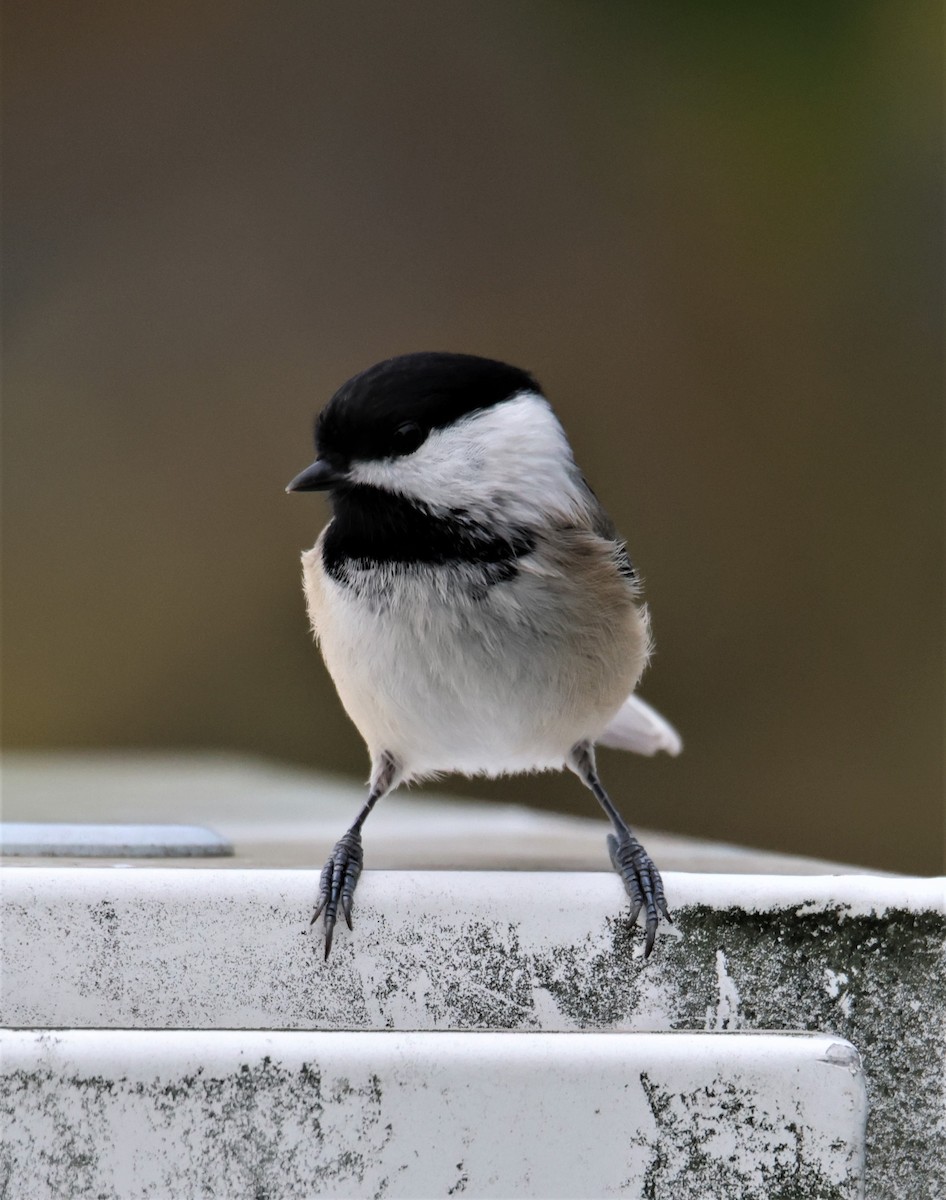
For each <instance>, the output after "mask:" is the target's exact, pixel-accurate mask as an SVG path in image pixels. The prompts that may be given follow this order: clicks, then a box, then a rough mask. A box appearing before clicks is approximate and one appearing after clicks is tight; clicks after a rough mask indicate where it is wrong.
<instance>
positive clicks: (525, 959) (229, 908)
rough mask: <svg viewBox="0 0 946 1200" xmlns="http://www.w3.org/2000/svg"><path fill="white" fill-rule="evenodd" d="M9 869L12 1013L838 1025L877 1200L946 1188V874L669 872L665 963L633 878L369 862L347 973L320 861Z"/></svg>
mask: <svg viewBox="0 0 946 1200" xmlns="http://www.w3.org/2000/svg"><path fill="white" fill-rule="evenodd" d="M0 876H2V878H0V885H2V897H3V906H2V933H3V939H2V965H3V993H2V1004H0V1023H3V1024H6V1025H13V1026H25V1027H47V1028H48V1027H65V1028H69V1027H96V1026H110V1027H132V1028H162V1027H164V1028H179V1029H187V1028H198V1029H199V1028H205V1029H226V1028H231V1029H233V1028H243V1029H261V1028H262V1029H266V1028H270V1029H367V1030H370V1029H374V1030H383V1029H400V1030H405V1029H427V1030H435V1029H441V1030H447V1029H458V1030H470V1029H494V1030H500V1029H519V1030H547V1031H555V1030H577V1029H592V1030H608V1029H630V1030H669V1029H677V1030H680V1029H690V1030H714V1029H779V1030H791V1029H796V1030H813V1031H814V1030H820V1031H824V1032H827V1033H830V1034H833V1035H838V1036H841V1037H845V1038H848V1039H849V1040H850V1041H851V1042H853V1043H854V1045H856V1046H857V1047H858V1049H859V1050H860V1051H861V1053H862V1054H863V1055H864V1058H865V1070H866V1074H867V1080H868V1091H869V1095H870V1100H871V1117H870V1123H869V1127H868V1171H869V1179H870V1186H871V1196H872V1200H888V1198H889V1200H893V1198H894V1197H903V1200H933V1198H934V1197H937V1198H941V1197H943V1196H944V1195H946V1129H944V1111H946V1106H944V1100H946V1087H944V1080H946V1038H944V1014H946V953H944V946H946V887H944V881H943V880H911V879H897V878H877V877H837V876H835V877H802V878H790V877H784V878H773V877H746V876H740V877H732V876H705V875H669V876H668V877H667V893H668V897H669V898H670V902H671V905H672V907H673V911H674V916H675V919H676V926H675V927H674V928H669V927H668V928H666V929H665V930H664V931H663V932H662V933H661V935H660V936H659V937H658V941H657V947H656V949H655V952H654V954H653V956H652V957H651V958H650V959H649V960H648V961H646V962H644V961H643V959H642V958H641V934H640V931H639V930H632V929H630V928H629V927H628V924H627V920H626V917H625V912H626V908H625V898H624V894H623V890H622V888H621V885H620V882H619V881H618V880H617V878H615V877H612V876H607V875H596V874H587V875H579V874H551V873H543V874H535V875H523V874H511V873H493V872H471V873H455V874H446V873H436V872H426V873H410V874H408V873H400V872H371V871H369V872H367V873H366V874H365V876H364V877H363V879H362V882H361V885H360V887H359V891H358V895H357V900H356V911H355V931H354V933H353V934H350V933H349V932H348V930H347V929H345V928H344V927H343V928H342V929H340V930H339V932H338V936H337V938H336V944H335V948H334V949H333V952H332V958H331V959H330V961H329V963H328V964H327V965H326V964H325V963H323V961H322V957H321V949H320V946H319V944H318V941H317V939H313V937H312V936H311V934H310V931H309V914H310V912H311V909H312V902H313V897H314V895H315V890H316V886H317V873H315V872H301V871H240V870H230V871H220V870H213V869H203V870H191V871H176V870H147V869H134V870H127V871H120V870H114V869H111V870H110V869H92V868H88V869H85V870H70V869H66V868H60V869H55V868H52V869H51V868H45V869H44V868H11V869H7V870H5V871H3V872H0ZM908 1167H909V1169H908Z"/></svg>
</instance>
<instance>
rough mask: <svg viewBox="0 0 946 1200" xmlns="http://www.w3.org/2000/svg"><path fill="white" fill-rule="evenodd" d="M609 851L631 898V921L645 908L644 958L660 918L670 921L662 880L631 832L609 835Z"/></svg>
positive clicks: (671, 919)
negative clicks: (616, 835)
mask: <svg viewBox="0 0 946 1200" xmlns="http://www.w3.org/2000/svg"><path fill="white" fill-rule="evenodd" d="M608 853H609V854H610V855H611V863H612V865H613V867H614V869H615V871H617V873H618V874H619V875H620V876H621V879H622V881H623V883H624V890H625V891H626V892H627V894H628V897H629V899H630V901H631V923H632V924H633V923H634V922H635V921H636V920H637V917H638V915H639V913H640V911H641V909H642V908H643V910H644V957H645V958H647V956H648V955H649V954H650V952H651V950H653V948H654V938H655V937H656V936H657V923H658V922H659V920H660V917H661V916H662V917H664V918H665V919H666V920H667V921H669V922H670V924H671V925H672V924H673V918H672V917H671V916H670V911H669V909H668V908H667V901H666V900H665V899H664V885H663V880H662V879H661V878H660V872H659V871H658V870H657V868H656V867H655V866H654V864H653V861H652V860H651V857H650V855H649V854H648V853H647V851H646V850H645V849H644V847H643V846H642V845H641V844H640V842H639V841H638V840H637V838H636V837H634V835H633V834H631V833H626V834H624V835H622V836H621V837H620V838H616V837H615V836H614V834H609V835H608Z"/></svg>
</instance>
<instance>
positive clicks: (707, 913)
mask: <svg viewBox="0 0 946 1200" xmlns="http://www.w3.org/2000/svg"><path fill="white" fill-rule="evenodd" d="M807 907H808V906H805V905H800V906H798V907H792V908H790V909H782V910H774V911H773V910H767V911H765V912H761V913H754V912H748V911H746V910H744V909H741V908H731V909H707V908H702V907H689V908H681V909H680V910H679V911H678V912H676V913H675V914H674V915H675V919H676V922H677V929H678V930H679V931H680V932H681V933H682V934H683V936H682V937H680V938H670V937H664V938H662V939H660V940H659V941H658V945H657V949H656V951H655V953H654V955H653V957H652V958H651V959H649V960H648V961H647V962H646V963H645V962H643V960H642V959H641V958H639V957H636V956H635V955H634V953H633V951H634V946H635V943H636V941H637V937H638V934H637V931H629V930H628V929H627V928H626V923H622V922H620V921H615V922H612V923H611V924H610V947H609V948H608V949H600V948H593V947H592V944H591V943H590V939H589V944H587V945H578V946H575V947H569V948H558V949H556V950H555V951H554V952H553V953H551V954H549V955H548V956H547V957H546V958H544V959H541V960H538V961H536V962H535V964H534V971H535V977H536V981H537V982H538V983H539V984H540V985H541V986H542V987H544V988H546V989H547V990H548V991H549V992H550V994H551V995H552V996H553V998H554V999H555V1002H556V1004H557V1006H558V1007H559V1009H560V1011H561V1012H562V1014H563V1016H564V1017H565V1018H566V1019H567V1020H568V1022H569V1023H572V1024H574V1025H576V1026H578V1027H579V1028H586V1029H587V1028H606V1027H608V1026H612V1027H613V1026H617V1025H621V1024H628V1025H634V1027H636V1028H642V1027H644V1025H643V1024H642V1021H641V1020H640V1019H639V1018H638V1019H636V1013H637V1010H638V1007H639V1005H640V999H641V996H642V993H643V990H644V987H645V983H646V988H647V995H648V997H653V994H654V993H655V992H656V993H658V994H660V995H663V996H664V997H666V1002H665V1004H664V1005H663V1007H665V1009H666V1011H667V1012H668V1013H670V1014H671V1016H670V1025H671V1027H672V1028H674V1029H690V1030H703V1029H707V1028H713V1020H712V1016H713V1013H714V1012H715V1009H716V1005H717V1004H718V1002H719V989H718V980H717V974H716V954H717V951H718V950H722V951H723V952H724V954H725V957H726V967H727V972H728V975H729V976H730V978H731V979H732V981H733V983H734V984H735V986H736V989H737V990H738V993H739V1011H738V1014H737V1025H738V1027H739V1028H741V1029H769V1030H771V1029H785V1030H793V1029H795V1030H809V1031H812V1032H815V1031H821V1032H827V1033H836V1034H838V1035H840V1036H841V1037H845V1038H847V1039H848V1040H850V1041H851V1042H852V1043H853V1044H854V1045H855V1046H856V1047H857V1048H858V1049H859V1050H860V1051H861V1054H862V1055H863V1061H864V1068H865V1075H866V1079H867V1087H868V1097H869V1102H870V1118H869V1123H868V1131H867V1162H868V1179H869V1180H870V1186H871V1196H872V1200H892V1198H894V1197H909V1200H934V1197H935V1198H939V1197H943V1196H946V1127H944V1121H946V1118H944V1100H946V1039H944V1037H943V1029H942V1020H943V1013H946V920H944V917H943V915H942V914H941V913H937V912H935V911H928V912H915V911H909V910H903V909H887V910H885V911H882V912H879V913H876V914H871V915H866V916H865V915H859V914H853V913H851V912H850V910H849V909H847V908H846V907H845V906H839V907H837V908H832V909H829V910H825V909H823V908H821V909H819V910H815V911H806V909H807ZM597 946H598V947H600V943H598V944H597ZM648 1007H650V1005H648ZM645 1011H646V1008H645ZM840 1069H844V1068H843V1067H841V1068H840ZM911 1162H912V1163H923V1164H924V1168H923V1169H924V1178H925V1182H924V1183H923V1184H922V1185H918V1184H917V1183H916V1181H915V1180H914V1181H911V1182H909V1183H908V1182H907V1181H906V1180H905V1179H904V1164H905V1163H911ZM779 1186H780V1187H782V1191H781V1192H777V1193H776V1192H772V1193H770V1194H771V1195H779V1196H783V1197H785V1198H787V1197H789V1196H794V1195H795V1194H797V1195H799V1196H802V1197H807V1196H808V1195H809V1194H812V1195H815V1194H819V1193H816V1192H815V1193H809V1192H804V1191H802V1192H798V1193H791V1192H790V1191H785V1188H786V1187H787V1186H788V1185H787V1184H785V1185H782V1184H780V1185H779ZM905 1187H906V1188H907V1189H908V1190H907V1191H904V1188H905ZM918 1188H919V1189H920V1190H918ZM924 1189H925V1190H924ZM707 1194H709V1193H707Z"/></svg>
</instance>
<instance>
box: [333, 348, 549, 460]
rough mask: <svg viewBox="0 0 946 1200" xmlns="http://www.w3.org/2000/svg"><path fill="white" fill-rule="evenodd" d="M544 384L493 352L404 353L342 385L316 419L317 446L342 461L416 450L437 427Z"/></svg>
mask: <svg viewBox="0 0 946 1200" xmlns="http://www.w3.org/2000/svg"><path fill="white" fill-rule="evenodd" d="M540 390H541V389H540V387H539V384H538V383H537V382H536V380H535V379H534V378H533V377H532V376H531V375H530V374H529V373H528V372H526V371H521V370H520V369H519V368H518V367H511V366H509V365H508V364H507V363H502V362H496V361H495V360H494V359H491V358H479V357H478V356H477V355H475V354H448V353H440V352H423V353H417V354H403V355H401V356H400V357H398V358H388V359H385V361H384V362H379V363H376V364H375V365H374V366H373V367H368V369H367V370H365V371H362V372H360V373H359V374H358V375H355V376H354V377H353V378H351V379H349V380H348V382H347V383H343V384H342V386H341V387H340V388H339V389H338V391H337V392H336V393H335V395H334V396H333V397H332V398H331V400H330V401H329V402H328V404H327V405H326V406H325V408H324V409H323V410H322V412H321V413H320V414H319V416H318V418H317V419H316V423H315V442H316V447H317V449H318V452H319V457H320V458H321V459H325V460H328V461H329V462H338V463H346V462H351V460H352V459H355V458H358V459H372V458H390V457H394V456H397V455H401V454H410V453H411V452H412V451H414V450H416V449H417V447H418V446H419V445H421V443H422V442H423V441H424V439H425V438H426V437H427V435H428V434H429V433H430V432H431V430H433V429H443V428H445V427H446V426H448V425H451V424H453V422H454V421H457V420H459V419H460V418H461V417H465V416H467V415H468V414H469V413H472V412H476V411H478V410H479V409H483V408H491V407H492V406H493V405H494V404H500V403H502V401H503V400H508V399H509V398H510V397H512V396H515V395H517V394H519V393H520V392H538V391H540Z"/></svg>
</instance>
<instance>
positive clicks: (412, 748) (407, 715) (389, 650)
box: [303, 532, 647, 778]
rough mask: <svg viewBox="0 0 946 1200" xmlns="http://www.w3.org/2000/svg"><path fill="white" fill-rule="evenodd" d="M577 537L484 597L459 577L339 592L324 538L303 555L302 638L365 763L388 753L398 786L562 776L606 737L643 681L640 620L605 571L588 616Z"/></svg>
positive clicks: (420, 576)
mask: <svg viewBox="0 0 946 1200" xmlns="http://www.w3.org/2000/svg"><path fill="white" fill-rule="evenodd" d="M323 537H324V534H323ZM574 537H575V538H576V539H578V540H579V541H581V539H584V542H583V543H582V544H581V545H580V546H578V547H577V549H575V548H570V547H569V546H567V545H566V546H564V549H563V546H562V545H559V546H557V547H556V550H555V552H554V553H551V552H548V550H547V549H543V547H541V546H540V547H539V548H538V549H537V551H536V552H535V554H533V555H530V556H528V558H526V559H523V560H521V561H520V572H519V574H518V576H517V577H516V578H515V579H514V580H511V581H507V582H503V583H497V584H494V585H493V586H491V587H488V588H485V589H484V588H483V587H482V586H480V584H481V577H480V573H479V568H477V567H473V566H467V565H465V564H461V565H449V566H437V567H411V568H409V569H406V568H404V567H403V565H401V564H398V565H396V566H394V567H376V568H373V569H370V570H367V569H366V570H361V571H359V572H357V576H358V581H359V582H358V586H357V587H352V586H346V585H345V584H341V583H339V582H337V581H336V580H334V579H333V578H331V577H330V576H328V575H327V574H326V573H325V571H324V569H323V566H322V556H321V541H322V539H321V538H320V539H319V542H318V543H317V544H316V546H315V548H314V549H313V550H311V551H308V552H307V553H306V554H305V555H303V574H304V582H305V592H306V599H307V603H308V608H309V615H310V618H311V621H312V626H313V630H314V632H315V633H316V635H317V637H318V639H319V642H320V645H321V648H322V653H323V655H324V657H325V662H326V665H327V666H328V669H329V672H330V673H331V675H332V678H333V680H334V681H335V685H336V687H337V688H338V693H339V696H340V697H341V700H342V703H343V704H344V706H345V709H346V711H347V712H348V714H349V716H350V717H351V719H352V721H353V722H354V724H355V725H356V726H357V728H358V730H359V731H360V732H361V734H362V736H363V737H364V739H365V741H366V743H367V745H368V749H369V752H370V753H371V754H372V756H373V757H375V756H377V755H378V754H380V753H381V752H382V751H385V750H387V751H389V752H391V753H393V754H394V755H396V756H397V758H398V759H399V760H400V761H401V762H402V763H403V764H404V768H405V772H406V777H407V778H410V777H414V778H416V777H419V776H425V775H431V774H435V773H438V772H459V773H463V774H487V775H498V774H502V773H507V772H508V773H513V772H520V771H530V770H542V769H547V768H560V767H561V766H562V765H563V763H564V761H565V758H566V756H567V754H568V753H569V751H570V750H571V748H572V747H573V746H574V745H575V743H576V742H578V741H580V740H582V739H584V738H590V739H592V740H594V739H595V738H596V737H597V736H598V735H599V734H600V733H601V732H602V731H603V729H604V728H605V726H606V725H607V724H608V723H609V721H610V720H611V718H612V717H613V716H614V714H615V713H616V712H617V710H618V709H619V707H620V706H621V704H622V702H623V701H624V700H625V698H626V697H627V695H628V694H629V693H630V692H631V691H632V690H633V688H634V686H635V684H636V682H637V679H638V678H639V676H640V673H641V671H642V670H643V666H644V663H645V661H646V656H647V626H646V614H645V613H644V612H643V611H642V610H639V609H638V608H637V607H636V606H635V605H634V604H633V602H632V600H631V597H630V593H629V591H628V589H627V587H626V585H625V583H624V581H622V580H620V578H619V577H618V576H617V574H616V573H615V572H614V571H613V569H609V572H608V574H607V584H606V586H604V587H603V588H602V587H598V588H597V590H596V593H593V594H597V595H598V597H599V600H598V602H597V603H596V604H593V605H592V604H589V601H588V594H589V593H588V591H587V588H586V585H587V583H588V579H587V569H588V564H587V563H586V562H585V561H584V559H585V558H587V557H588V555H589V554H591V555H592V557H593V558H594V562H595V563H597V562H598V560H599V559H600V560H601V561H602V562H604V560H605V559H606V558H607V553H606V551H605V550H603V549H601V548H600V545H599V544H600V539H593V538H592V535H590V534H587V533H580V532H574ZM576 545H577V543H576ZM589 547H590V549H589ZM563 554H565V556H566V557H567V558H570V559H572V560H573V561H571V562H564V563H563V561H562V555H563ZM569 567H570V568H572V569H573V570H574V577H571V576H569V577H566V578H563V569H568V568H569ZM593 567H594V564H592V569H593ZM553 578H554V579H555V581H556V586H555V587H554V588H553V587H550V586H549V583H550V580H551V579H553ZM612 579H613V586H612V582H611V581H612Z"/></svg>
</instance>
